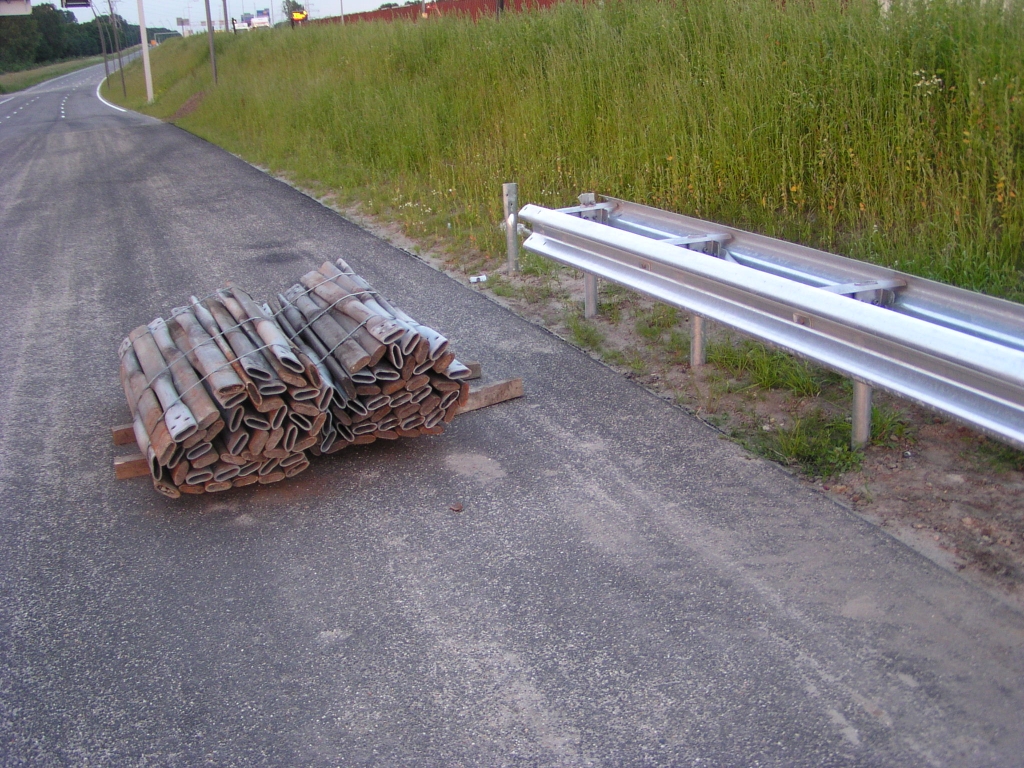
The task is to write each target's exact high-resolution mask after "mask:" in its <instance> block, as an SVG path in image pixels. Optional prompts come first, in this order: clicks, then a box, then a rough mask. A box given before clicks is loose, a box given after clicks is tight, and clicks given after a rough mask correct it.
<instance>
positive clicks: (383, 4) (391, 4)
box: [377, 3, 398, 11]
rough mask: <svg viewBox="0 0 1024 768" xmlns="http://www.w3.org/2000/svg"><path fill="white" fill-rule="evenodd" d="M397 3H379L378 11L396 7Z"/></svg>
mask: <svg viewBox="0 0 1024 768" xmlns="http://www.w3.org/2000/svg"><path fill="white" fill-rule="evenodd" d="M397 7H398V3H381V4H380V5H378V6H377V10H378V11H386V10H387V9H388V8H397Z"/></svg>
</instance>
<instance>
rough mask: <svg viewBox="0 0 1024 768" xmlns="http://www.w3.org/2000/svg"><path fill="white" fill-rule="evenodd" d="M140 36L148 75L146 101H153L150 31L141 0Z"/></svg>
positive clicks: (144, 69) (143, 63)
mask: <svg viewBox="0 0 1024 768" xmlns="http://www.w3.org/2000/svg"><path fill="white" fill-rule="evenodd" d="M139 37H140V38H141V42H142V70H143V72H144V73H145V75H146V103H147V104H152V103H153V70H151V69H150V68H149V33H148V32H147V31H146V13H145V11H143V10H142V0H139Z"/></svg>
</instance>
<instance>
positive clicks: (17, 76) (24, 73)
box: [0, 56, 103, 93]
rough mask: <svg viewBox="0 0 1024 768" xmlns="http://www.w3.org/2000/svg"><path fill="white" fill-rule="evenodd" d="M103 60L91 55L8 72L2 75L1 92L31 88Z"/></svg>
mask: <svg viewBox="0 0 1024 768" xmlns="http://www.w3.org/2000/svg"><path fill="white" fill-rule="evenodd" d="M102 62H103V57H102V56H89V57H87V58H84V59H73V60H71V61H61V62H59V63H57V64H47V65H46V66H44V67H33V68H32V69H23V70H21V71H19V72H6V73H4V74H2V75H0V93H14V92H15V91H23V90H25V89H26V88H31V87H32V86H33V85H37V84H39V83H41V82H43V81H44V80H52V79H53V78H55V77H60V76H61V75H67V74H70V73H71V72H77V71H78V70H79V69H85V68H86V67H91V66H92V65H93V64H100V63H102Z"/></svg>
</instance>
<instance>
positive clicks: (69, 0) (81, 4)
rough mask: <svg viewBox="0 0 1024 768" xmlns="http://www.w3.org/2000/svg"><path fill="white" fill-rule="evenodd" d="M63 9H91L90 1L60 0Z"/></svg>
mask: <svg viewBox="0 0 1024 768" xmlns="http://www.w3.org/2000/svg"><path fill="white" fill-rule="evenodd" d="M60 6H61V8H91V7H92V3H91V2H90V0H60Z"/></svg>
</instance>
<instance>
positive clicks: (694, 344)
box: [690, 315, 707, 368]
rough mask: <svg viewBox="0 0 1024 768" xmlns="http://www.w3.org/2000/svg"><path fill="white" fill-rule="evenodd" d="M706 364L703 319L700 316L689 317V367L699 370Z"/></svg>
mask: <svg viewBox="0 0 1024 768" xmlns="http://www.w3.org/2000/svg"><path fill="white" fill-rule="evenodd" d="M706 362H707V352H706V351H705V349H704V318H703V317H701V316H700V315H690V367H691V368H700V367H701V366H703V365H704V363H706Z"/></svg>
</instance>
